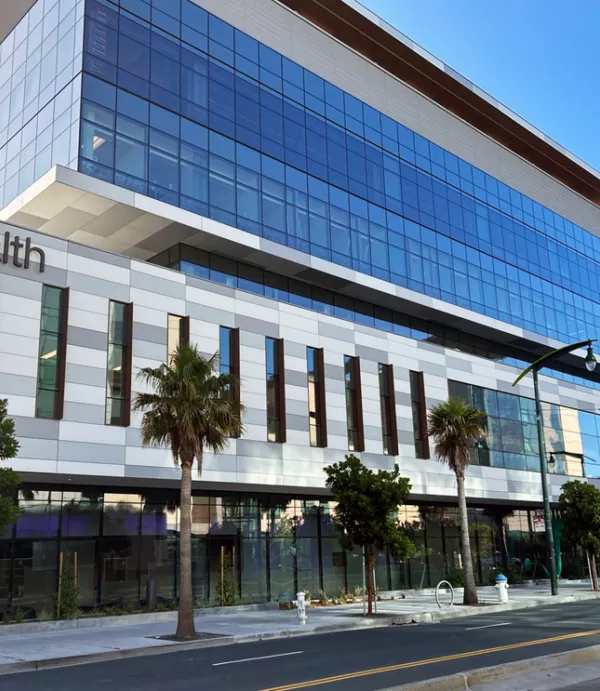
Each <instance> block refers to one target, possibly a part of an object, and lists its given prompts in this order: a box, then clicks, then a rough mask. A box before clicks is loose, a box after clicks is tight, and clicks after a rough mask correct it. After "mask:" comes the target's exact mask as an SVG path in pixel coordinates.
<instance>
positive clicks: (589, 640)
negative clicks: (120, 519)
mask: <svg viewBox="0 0 600 691" xmlns="http://www.w3.org/2000/svg"><path fill="white" fill-rule="evenodd" d="M309 616H310V613H309ZM598 644H600V601H588V602H582V603H576V604H567V605H554V606H549V607H544V608H538V609H530V610H522V611H516V612H512V613H511V612H505V613H498V614H494V615H481V616H477V617H467V618H464V619H455V620H452V621H447V622H442V623H438V624H421V625H417V626H401V627H390V628H381V629H371V630H364V631H350V632H346V633H336V634H325V635H320V636H306V637H301V638H293V639H281V640H273V641H264V642H260V643H247V644H243V645H230V646H224V647H219V648H207V649H204V650H198V651H192V652H181V653H170V654H165V655H157V656H149V657H141V658H135V659H130V660H118V661H115V662H105V663H97V664H90V665H80V666H77V667H65V668H61V669H54V670H47V671H41V672H29V673H25V674H18V675H15V674H12V675H8V676H1V677H0V691H39V689H44V691H82V690H84V691H105V689H110V691H164V689H169V691H192V690H193V691H204V690H206V691H267V690H268V691H292V690H294V691H296V690H300V689H304V688H316V689H318V690H319V691H320V690H321V689H322V690H324V691H326V690H328V689H331V690H332V691H376V690H378V689H385V688H388V687H390V686H394V685H396V684H407V683H410V682H413V681H418V680H422V679H429V678H432V677H438V676H443V675H446V674H452V673H454V672H459V671H465V670H468V669H475V668H478V667H486V666H488V665H495V664H500V663H502V662H512V661H515V660H522V659H527V658H531V657H537V656H539V655H545V654H551V653H557V652H561V651H566V650H574V649H576V648H583V647H587V646H591V645H598ZM0 646H1V639H0ZM382 668H383V669H382ZM340 676H341V677H342V678H341V679H340V678H339V677H340ZM336 677H338V678H337V679H336ZM318 680H321V681H318ZM584 688H585V687H584ZM598 688H599V687H598V686H596V687H594V691H597V689H598ZM578 691H579V690H578Z"/></svg>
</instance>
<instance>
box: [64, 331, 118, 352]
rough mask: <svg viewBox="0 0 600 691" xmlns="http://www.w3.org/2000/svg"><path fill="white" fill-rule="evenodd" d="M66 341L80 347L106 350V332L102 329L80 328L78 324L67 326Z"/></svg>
mask: <svg viewBox="0 0 600 691" xmlns="http://www.w3.org/2000/svg"><path fill="white" fill-rule="evenodd" d="M67 343H68V344H69V345H74V346H80V347H81V348H92V349H93V350H107V348H108V334H106V333H103V332H102V331H94V330H93V329H82V328H81V327H79V326H69V328H68V329H67Z"/></svg>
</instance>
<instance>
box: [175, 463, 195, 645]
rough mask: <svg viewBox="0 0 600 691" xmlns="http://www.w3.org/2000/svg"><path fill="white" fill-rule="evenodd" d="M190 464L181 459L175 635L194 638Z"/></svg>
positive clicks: (181, 637)
mask: <svg viewBox="0 0 600 691" xmlns="http://www.w3.org/2000/svg"><path fill="white" fill-rule="evenodd" d="M192 465H193V459H192V460H190V461H184V460H183V459H182V460H181V499H180V504H181V506H180V511H181V514H180V515H181V521H180V526H179V612H178V617H177V632H176V633H175V637H176V638H178V639H180V640H184V639H188V638H194V637H195V635H196V631H195V629H194V602H193V595H192Z"/></svg>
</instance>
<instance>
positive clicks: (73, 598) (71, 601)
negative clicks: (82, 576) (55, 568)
mask: <svg viewBox="0 0 600 691" xmlns="http://www.w3.org/2000/svg"><path fill="white" fill-rule="evenodd" d="M66 556H67V555H65V557H66ZM59 592H60V599H59V597H58V596H57V598H56V609H57V612H56V615H57V619H76V618H77V616H78V615H79V593H80V592H81V589H80V587H79V585H78V583H77V581H76V579H75V571H74V570H73V567H72V566H71V563H70V562H69V559H68V558H65V561H64V566H63V572H62V577H61V579H60V591H59Z"/></svg>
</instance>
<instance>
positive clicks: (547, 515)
mask: <svg viewBox="0 0 600 691" xmlns="http://www.w3.org/2000/svg"><path fill="white" fill-rule="evenodd" d="M595 340H596V339H595V338H588V339H587V340H586V341H580V342H579V343H572V344H571V345H567V346H563V347H562V348H557V349H556V350H553V351H551V352H550V353H547V354H546V355H543V356H542V357H541V358H540V359H539V360H536V361H535V362H534V363H533V364H532V365H529V367H527V369H524V370H523V371H522V372H521V374H520V375H519V376H518V377H517V378H516V379H515V381H514V382H513V386H516V385H517V384H518V383H519V382H520V381H521V379H523V377H525V376H526V375H527V374H529V372H533V389H534V392H535V416H536V421H537V433H538V447H539V456H540V474H541V477H542V497H543V499H544V527H545V529H546V544H547V546H548V552H549V556H550V583H551V590H552V595H558V578H557V576H556V554H555V552H554V535H553V533H552V513H551V510H550V497H549V495H548V470H547V461H546V444H545V441H544V424H543V420H542V403H541V401H540V388H539V382H538V372H539V371H540V370H541V369H542V367H545V366H546V365H547V364H548V363H549V362H550V361H552V360H555V359H556V358H559V357H560V356H561V355H566V354H567V353H571V352H573V351H574V350H577V349H578V348H583V347H584V346H587V355H586V356H585V361H584V362H585V366H586V369H587V370H588V372H593V371H594V369H595V368H596V356H595V355H594V349H593V348H592V343H593V342H594V341H595Z"/></svg>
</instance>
